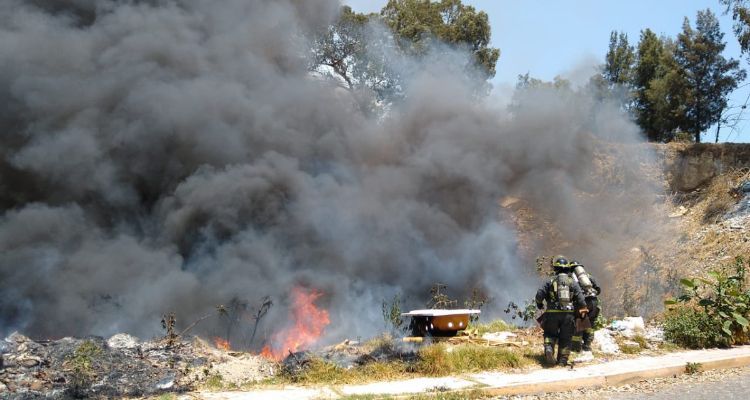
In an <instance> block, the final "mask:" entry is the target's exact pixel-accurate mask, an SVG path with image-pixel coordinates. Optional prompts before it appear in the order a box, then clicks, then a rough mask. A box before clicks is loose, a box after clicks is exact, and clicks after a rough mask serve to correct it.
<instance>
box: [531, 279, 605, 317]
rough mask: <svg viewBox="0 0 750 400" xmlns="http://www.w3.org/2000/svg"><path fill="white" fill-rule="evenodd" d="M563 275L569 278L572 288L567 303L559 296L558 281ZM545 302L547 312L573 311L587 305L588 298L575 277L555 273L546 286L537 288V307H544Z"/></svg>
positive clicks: (569, 285) (569, 284)
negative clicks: (584, 295)
mask: <svg viewBox="0 0 750 400" xmlns="http://www.w3.org/2000/svg"><path fill="white" fill-rule="evenodd" d="M561 275H562V276H563V278H565V279H567V281H568V282H567V283H568V287H569V288H570V301H569V302H567V304H564V302H561V301H560V299H559V298H558V282H559V279H561ZM597 287H598V286H597ZM544 303H547V312H571V313H572V312H573V311H575V310H579V309H581V308H584V307H586V299H585V298H584V297H583V291H582V290H581V287H580V286H579V285H578V283H576V282H575V281H574V280H573V278H571V277H570V276H569V275H568V274H565V273H561V274H558V275H555V276H554V277H553V278H552V279H551V280H549V281H547V282H546V283H545V284H544V286H542V287H541V288H539V290H537V292H536V306H537V308H539V309H542V308H543V307H544Z"/></svg>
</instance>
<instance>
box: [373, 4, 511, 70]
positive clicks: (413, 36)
mask: <svg viewBox="0 0 750 400" xmlns="http://www.w3.org/2000/svg"><path fill="white" fill-rule="evenodd" d="M380 16H381V18H382V20H383V22H384V23H385V24H386V25H387V26H388V27H389V28H390V29H391V31H393V33H394V34H395V35H396V36H397V37H398V39H399V44H400V45H401V47H402V49H404V50H405V51H408V52H411V53H415V54H423V53H425V52H427V51H428V50H430V49H432V48H433V47H434V46H433V45H434V44H435V41H438V42H441V43H444V44H448V45H450V46H454V47H459V48H465V49H468V50H469V51H470V52H471V53H472V55H473V57H474V66H476V67H477V68H478V69H479V70H480V71H481V72H482V73H483V74H484V78H485V79H489V78H492V77H493V76H495V65H496V64H497V60H498V58H499V57H500V50H499V49H496V48H492V47H489V42H490V34H491V30H490V23H489V17H488V16H487V13H485V12H484V11H479V12H477V10H476V9H474V7H472V6H467V5H464V4H463V3H462V2H461V0H440V1H430V0H389V1H388V3H387V4H386V5H385V7H383V9H382V10H381V12H380Z"/></svg>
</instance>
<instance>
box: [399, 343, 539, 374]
mask: <svg viewBox="0 0 750 400" xmlns="http://www.w3.org/2000/svg"><path fill="white" fill-rule="evenodd" d="M532 363H536V360H534V359H532V358H528V357H527V356H526V355H525V354H524V352H523V351H519V350H515V349H510V348H503V347H486V346H477V345H458V346H450V345H446V344H442V343H438V344H433V345H430V346H425V347H423V348H422V349H420V350H419V361H417V362H416V365H415V369H414V370H415V372H417V373H420V374H423V375H429V376H442V375H450V374H457V373H464V372H477V371H489V370H500V369H512V368H519V367H522V366H526V365H529V364H532Z"/></svg>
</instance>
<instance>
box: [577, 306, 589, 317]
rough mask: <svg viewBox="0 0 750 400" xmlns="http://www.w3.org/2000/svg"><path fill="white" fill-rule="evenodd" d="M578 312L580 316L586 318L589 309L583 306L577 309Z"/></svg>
mask: <svg viewBox="0 0 750 400" xmlns="http://www.w3.org/2000/svg"><path fill="white" fill-rule="evenodd" d="M578 314H579V315H580V316H581V318H586V315H588V314H589V309H588V308H586V307H583V308H582V309H580V310H578Z"/></svg>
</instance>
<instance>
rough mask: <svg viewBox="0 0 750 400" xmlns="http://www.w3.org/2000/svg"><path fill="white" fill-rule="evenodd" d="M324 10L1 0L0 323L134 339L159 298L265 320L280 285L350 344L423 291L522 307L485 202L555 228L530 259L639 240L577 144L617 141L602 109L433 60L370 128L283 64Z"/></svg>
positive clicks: (515, 266)
mask: <svg viewBox="0 0 750 400" xmlns="http://www.w3.org/2000/svg"><path fill="white" fill-rule="evenodd" d="M338 7H339V4H338V3H337V2H336V1H333V0H330V1H329V0H316V1H310V0H305V1H302V0H299V1H295V0H255V1H244V0H228V1H224V2H221V4H217V3H216V2H206V1H201V0H186V1H157V0H153V1H143V2H135V1H122V2H115V1H93V0H92V1H83V0H79V1H41V0H36V1H32V2H29V1H21V0H7V1H4V2H2V4H0V99H2V104H3V107H2V109H0V132H1V133H2V134H1V136H0V141H1V142H2V143H1V146H0V188H2V190H1V191H0V207H2V214H1V215H0V289H1V291H2V294H3V296H2V297H1V298H0V333H2V334H6V333H8V332H9V331H10V330H12V329H20V330H23V331H25V332H27V333H30V334H32V335H36V336H54V337H59V336H62V335H69V334H75V335H81V334H91V333H93V334H102V335H106V334H111V333H115V332H120V331H127V332H131V333H134V334H138V335H146V336H148V335H153V334H156V333H158V331H159V329H160V327H159V325H158V321H159V317H160V316H161V314H162V313H164V312H166V311H170V310H174V311H175V312H176V314H177V316H178V318H180V320H181V321H190V320H193V319H195V318H197V317H199V316H201V315H203V314H205V313H207V312H210V311H211V309H212V308H213V307H214V306H215V305H217V304H226V303H227V302H229V301H230V300H231V299H244V300H247V301H251V302H253V301H255V300H257V299H259V298H261V297H262V296H264V295H270V296H272V298H273V299H274V301H275V302H276V304H277V305H280V307H279V306H276V308H277V309H274V310H272V312H271V314H269V317H268V324H269V326H268V327H269V329H271V330H272V329H273V327H274V326H281V324H282V323H283V319H284V318H285V314H284V312H282V310H283V306H284V304H285V300H286V299H285V296H286V295H287V294H288V293H289V290H290V288H291V287H293V286H294V285H302V286H305V287H312V288H316V289H320V290H322V291H323V292H324V293H325V296H324V297H323V298H322V299H321V301H322V302H323V305H324V306H325V307H326V308H328V309H329V310H330V312H331V319H332V325H331V327H330V328H329V331H328V332H329V334H330V335H331V336H332V337H333V336H342V335H348V336H350V337H352V336H353V335H358V334H363V335H364V334H367V333H368V332H370V331H371V330H372V329H373V327H381V326H382V318H381V316H380V302H381V300H382V299H385V298H391V297H392V296H393V295H394V294H396V293H402V294H403V295H404V298H405V299H406V301H407V303H408V302H411V303H409V304H407V305H412V306H419V305H421V304H419V303H422V302H423V301H424V300H425V296H426V294H427V289H428V288H429V287H430V286H431V285H432V284H433V283H435V282H442V283H446V284H448V285H449V288H451V289H454V290H456V291H458V292H457V294H464V293H461V292H462V291H463V292H466V291H468V290H469V289H471V288H472V287H479V288H482V289H484V290H486V291H487V292H488V294H490V295H491V296H493V297H494V298H495V303H494V304H495V305H502V304H503V303H504V302H507V301H508V300H510V299H524V298H528V297H529V296H530V295H531V291H532V290H533V288H534V284H535V282H536V281H535V279H534V278H533V268H531V265H529V264H527V263H528V262H529V257H528V256H527V255H526V256H525V255H523V254H520V253H519V251H518V250H517V249H518V238H517V235H516V232H515V230H516V227H515V226H513V225H512V224H510V223H508V222H507V221H505V220H504V219H503V218H502V217H501V216H500V215H499V207H498V200H499V199H501V198H503V197H504V196H518V197H520V198H523V199H524V201H525V202H526V203H527V204H529V205H530V206H531V207H533V209H534V210H536V211H537V212H539V213H540V215H545V216H546V217H547V218H550V219H551V220H552V221H553V222H556V223H557V225H558V226H561V227H563V228H562V232H561V233H562V234H563V235H564V236H565V237H566V238H568V243H567V244H564V245H559V243H558V244H555V245H553V244H551V243H552V241H545V240H541V241H539V243H540V244H539V246H538V249H537V250H545V251H552V250H558V249H574V250H576V251H577V252H579V254H587V255H590V257H591V259H592V260H593V261H596V262H603V261H604V260H606V257H607V256H606V253H607V252H608V251H609V250H608V248H607V246H606V244H607V243H612V242H617V241H618V240H620V239H622V238H623V237H625V236H626V235H637V234H639V232H641V231H642V230H644V225H643V224H641V223H633V222H629V223H623V218H620V217H617V216H619V215H630V214H629V213H630V212H633V211H634V210H637V209H639V208H640V207H642V206H643V205H644V204H643V203H642V202H639V201H633V199H631V198H629V197H628V196H622V195H618V193H622V192H630V193H633V192H639V193H641V194H642V193H643V192H644V190H643V188H642V187H641V186H640V184H638V183H637V182H636V180H635V179H631V180H627V181H618V182H615V184H614V185H611V186H606V185H604V186H602V185H599V186H597V185H598V183H596V182H594V181H593V180H592V179H591V178H590V176H591V175H592V173H593V172H592V171H593V170H594V169H595V165H594V164H593V157H592V156H593V154H594V153H595V149H596V148H597V146H598V145H597V143H600V142H606V141H610V140H613V139H614V140H615V141H617V142H619V143H631V144H632V143H635V142H636V141H637V137H638V132H637V130H636V129H635V127H634V126H633V125H632V124H631V123H629V122H627V121H626V119H625V118H624V117H622V116H621V115H620V113H618V112H616V110H614V108H608V107H606V106H605V105H602V104H601V103H597V102H595V101H594V100H592V99H589V98H588V97H586V96H581V95H573V94H570V93H568V94H560V93H558V92H556V91H552V90H538V91H533V90H532V91H528V92H527V93H525V94H522V95H519V96H518V98H517V99H515V101H514V107H513V108H512V109H511V111H510V112H507V111H506V110H499V109H496V108H494V107H493V106H492V105H491V104H488V103H487V102H486V100H482V99H478V98H477V97H476V95H475V92H474V91H473V90H472V89H471V85H467V84H466V82H465V80H464V78H460V77H457V74H455V70H454V69H451V68H445V66H444V65H441V64H442V63H439V62H435V63H428V64H426V65H423V66H422V67H421V68H419V69H417V68H414V69H412V70H420V71H421V72H419V73H418V74H417V76H414V77H413V79H411V80H410V84H409V86H408V88H406V98H405V100H403V102H401V103H398V104H397V106H395V107H394V108H393V110H391V111H390V112H389V113H388V114H387V115H386V117H385V118H382V119H378V120H373V119H371V118H369V117H367V116H365V115H362V114H361V113H360V112H358V111H357V107H355V106H354V104H353V101H352V99H351V97H350V96H349V95H348V94H347V93H345V92H343V91H342V90H341V89H337V88H336V85H333V84H331V83H330V82H327V81H325V80H322V79H318V78H315V77H314V76H313V75H311V74H310V73H309V72H308V71H307V69H306V59H305V57H306V54H307V45H308V41H307V39H306V37H308V36H309V35H307V33H308V32H310V31H314V30H315V29H319V28H321V27H323V26H325V25H326V24H327V23H329V22H330V21H331V20H333V18H335V14H336V12H337V10H338ZM445 64H450V63H445ZM594 109H597V110H598V111H597V112H596V113H594V112H592V110H594ZM639 151H640V150H639ZM597 182H598V181H597ZM649 190H651V189H649ZM608 191H612V194H611V196H610V197H611V198H610V199H609V200H610V201H607V202H595V201H587V199H582V198H581V196H580V193H582V192H585V193H593V192H598V193H601V192H608ZM651 192H653V191H651ZM593 226H595V227H596V229H591V227H593ZM602 232H603V233H602ZM556 246H557V247H556ZM585 257H586V256H583V258H584V259H585ZM496 308H500V307H496ZM496 311H497V310H496Z"/></svg>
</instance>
